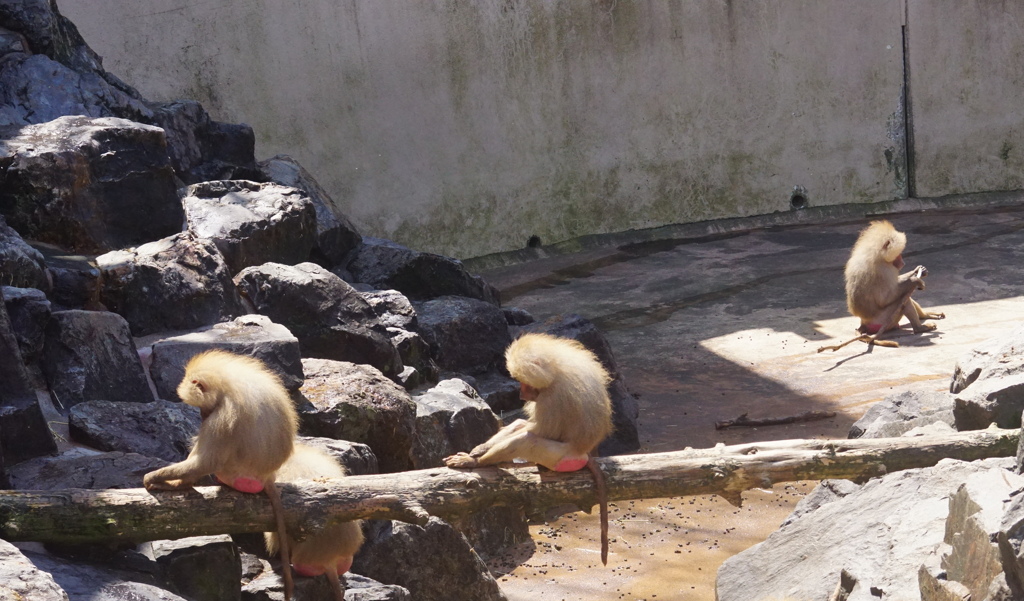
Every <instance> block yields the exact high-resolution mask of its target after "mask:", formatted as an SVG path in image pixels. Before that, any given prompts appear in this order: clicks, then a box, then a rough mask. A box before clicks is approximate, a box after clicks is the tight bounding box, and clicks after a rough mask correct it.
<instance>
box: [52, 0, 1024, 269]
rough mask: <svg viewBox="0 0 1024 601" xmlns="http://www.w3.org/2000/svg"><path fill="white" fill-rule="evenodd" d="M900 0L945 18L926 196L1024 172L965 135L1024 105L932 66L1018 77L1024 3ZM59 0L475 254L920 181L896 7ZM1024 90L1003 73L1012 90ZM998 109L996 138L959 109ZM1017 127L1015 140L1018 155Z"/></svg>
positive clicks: (822, 0) (923, 73)
mask: <svg viewBox="0 0 1024 601" xmlns="http://www.w3.org/2000/svg"><path fill="white" fill-rule="evenodd" d="M908 1H909V2H910V9H909V14H910V15H911V16H912V18H914V19H926V20H930V21H931V26H930V27H928V26H925V25H921V26H920V27H918V26H916V24H912V25H911V27H910V31H911V32H913V35H914V36H917V37H916V39H918V40H920V41H921V42H922V44H932V45H940V46H943V51H942V53H941V56H942V57H943V58H942V60H943V61H945V62H943V63H942V64H935V63H936V62H937V61H933V59H934V58H935V55H936V53H935V52H934V51H933V49H932V48H931V47H923V46H922V47H921V48H915V49H914V51H913V52H911V54H910V56H911V58H912V60H915V61H916V62H914V71H913V75H914V78H915V79H914V88H913V92H914V94H915V95H916V96H915V97H918V96H919V97H922V98H930V97H932V96H935V97H937V98H936V99H935V102H934V103H933V104H932V105H931V106H930V107H928V108H926V107H921V108H920V109H919V110H917V111H916V112H915V113H914V117H915V119H917V122H918V123H919V124H920V127H921V129H920V130H918V131H917V141H918V145H927V146H928V147H929V151H930V152H929V153H922V155H921V158H920V159H919V160H918V161H916V163H915V165H916V167H917V169H918V173H919V175H920V176H921V177H922V185H921V188H922V189H923V190H926V191H927V192H928V193H929V194H944V193H947V192H952V191H968V190H970V189H973V188H972V187H973V186H977V185H984V186H985V187H986V189H992V188H1005V187H1007V186H1008V185H1012V187H1019V185H1020V184H1019V177H1020V176H1019V175H1017V173H1019V169H1017V170H1016V171H1015V173H1014V175H1013V177H1012V178H1008V177H1007V176H1006V174H1005V173H993V172H992V167H998V166H999V165H998V163H997V162H996V163H993V162H992V161H989V160H988V159H987V158H985V157H978V156H975V157H973V158H972V159H970V160H968V159H966V158H964V156H965V155H969V154H972V153H974V150H975V149H974V148H967V149H965V148H964V146H963V143H964V141H965V139H966V138H965V132H966V133H969V134H971V135H970V139H971V140H973V141H975V143H976V144H978V145H982V146H984V147H986V148H988V147H990V146H991V147H993V148H995V155H993V156H1000V152H1002V151H1001V150H1000V149H1002V148H1004V146H1001V145H1000V144H1001V142H997V141H996V140H995V139H994V136H993V132H991V131H989V129H988V128H989V127H991V128H994V129H997V130H1003V129H1004V128H1005V127H1006V123H1007V122H1012V121H1013V120H1014V117H1017V118H1018V121H1019V116H1018V115H1014V114H1013V113H1012V111H1007V112H1005V113H1003V112H1000V114H998V115H996V116H992V115H989V110H988V109H989V106H990V105H989V104H986V102H985V99H984V98H975V100H977V102H976V103H975V104H972V105H969V106H962V105H961V104H958V103H957V101H956V99H955V98H951V97H947V96H943V95H942V94H941V93H940V92H941V90H942V86H941V85H940V84H938V82H937V81H936V82H935V94H931V93H930V90H929V86H928V83H929V81H930V79H931V78H933V77H935V76H934V75H933V74H932V72H933V71H938V72H939V75H941V76H942V77H943V79H942V81H944V82H949V81H950V80H955V81H957V83H960V80H959V79H957V78H958V77H959V76H958V75H957V74H956V72H955V71H952V70H950V67H949V63H953V64H957V61H958V60H960V59H961V58H963V56H962V55H964V54H965V53H970V54H969V56H968V57H967V58H970V59H971V63H970V64H971V65H972V68H973V71H972V72H973V75H974V80H972V81H979V80H980V81H987V79H986V78H987V77H989V75H990V74H992V70H990V69H989V70H986V69H985V67H986V63H985V53H986V52H988V51H990V50H991V49H992V48H993V47H994V46H995V47H999V48H1001V49H1002V50H1004V51H1005V50H1006V48H1003V47H1002V46H1001V44H1005V45H1007V46H1009V47H1011V48H1013V49H1015V51H1016V54H1014V55H1011V56H1007V59H1008V64H1007V65H1006V66H1005V67H1004V68H1001V69H999V70H997V72H996V75H1005V74H1007V73H1009V72H1010V71H1011V70H1014V69H1019V68H1020V67H1021V65H1022V64H1024V63H1022V61H1021V60H1020V55H1021V53H1020V50H1021V49H1024V44H1021V43H1020V40H1017V39H1015V38H1012V35H1013V34H1012V31H1011V24H1010V23H1009V22H1007V21H1006V20H1005V19H999V18H998V15H996V16H993V15H992V14H991V13H994V12H996V9H994V8H991V9H987V11H985V14H980V13H981V12H983V11H981V10H980V9H979V6H981V5H986V6H988V5H992V6H995V5H1000V6H1002V7H1003V9H1004V10H1009V11H1011V12H1014V13H1020V17H1021V18H1022V19H1024V7H1022V8H1017V7H1016V4H1015V3H1012V2H985V1H982V0H978V1H977V2H968V3H966V4H965V6H963V7H961V6H959V3H958V2H956V1H955V0H941V1H938V0H928V1H927V2H926V1H924V0H920V1H917V0H908ZM59 5H60V9H61V11H62V12H63V13H64V14H65V15H67V16H68V17H69V18H71V20H72V21H74V22H75V23H76V24H77V25H78V27H79V29H80V30H81V32H82V34H83V36H84V37H85V39H86V40H87V41H88V42H89V44H90V45H91V46H92V47H93V48H94V49H95V50H96V51H97V52H99V53H100V54H101V55H103V56H104V58H105V66H106V68H107V69H108V70H109V71H111V72H113V73H115V74H117V75H119V76H120V77H122V78H123V79H125V80H126V81H128V82H129V83H131V84H132V85H134V86H136V87H138V88H139V90H140V91H141V92H142V93H143V94H144V95H145V96H146V97H148V98H152V99H158V100H169V99H174V98H180V97H187V98H194V99H196V100H199V101H200V102H202V103H203V105H204V106H206V108H207V109H208V110H209V111H210V112H211V113H212V114H213V116H214V117H215V118H217V119H219V120H224V121H236V122H246V123H249V124H251V125H252V126H253V127H254V128H255V130H256V133H257V138H258V147H257V155H258V157H259V158H266V157H269V156H271V155H273V154H276V153H287V154H291V155H292V156H294V157H296V158H297V159H298V160H299V161H300V162H301V163H302V164H303V165H304V166H305V167H306V168H307V169H309V170H310V171H311V172H312V173H314V174H315V176H316V177H317V178H318V179H319V180H320V182H321V183H322V184H323V185H324V186H325V187H326V188H327V189H328V190H329V191H330V192H331V193H332V194H333V196H334V199H335V201H336V202H337V204H338V205H339V206H340V208H341V209H342V210H344V211H345V212H346V213H347V214H348V215H349V216H350V217H351V218H352V219H353V221H354V222H356V223H357V224H358V225H359V226H360V227H361V228H362V231H363V233H364V234H368V235H376V236H381V237H386V238H390V239H393V240H396V241H398V242H401V243H404V244H406V245H408V246H411V247H413V248H417V249H421V250H429V251H434V252H440V253H444V254H449V255H454V256H459V257H471V256H477V255H481V254H486V253H490V252H495V251H504V250H511V249H517V248H522V247H523V246H525V245H526V244H527V241H528V239H529V238H530V237H531V236H538V237H539V238H540V240H541V241H542V242H543V243H545V244H546V243H553V242H558V241H561V240H565V239H568V238H572V237H576V236H580V235H584V234H591V233H602V232H610V231H622V230H627V229H634V228H646V227H652V226H658V225H665V224H672V223H682V222H691V221H698V220H706V219H714V218H720V217H732V216H747V215H755V214H765V213H771V212H775V211H789V210H792V209H791V202H790V201H791V196H792V194H793V191H794V188H795V187H797V186H799V187H800V190H801V191H802V192H803V191H805V192H804V194H805V196H806V199H807V201H808V204H809V205H810V206H822V205H833V204H840V203H851V202H873V201H881V200H887V199H892V198H899V197H903V196H905V195H906V193H907V177H906V175H907V173H906V156H905V152H904V151H905V148H906V146H905V139H904V136H905V130H904V122H905V120H904V115H903V102H902V94H903V51H902V50H903V40H902V31H901V28H902V27H901V26H902V24H903V17H904V15H905V14H907V13H908V9H907V7H906V6H905V5H904V1H903V0H858V1H857V2H849V1H845V0H769V1H765V0H708V1H704V2H691V1H689V0H671V1H670V0H634V1H630V0H593V1H589V0H588V1H584V0H475V1H473V0H458V1H457V0H417V1H416V2H410V1H408V0H351V1H349V2H340V1H338V0H206V1H204V2H183V1H182V0H145V1H142V0H59ZM944 10H948V11H949V12H948V13H947V12H943V11H944ZM948 15H954V16H952V17H951V16H948ZM986 15H987V16H986ZM956 18H962V19H964V21H965V22H968V23H970V24H971V26H972V27H973V29H972V30H971V31H972V32H976V34H975V37H973V38H971V40H973V41H964V42H963V46H962V47H961V46H957V45H956V44H951V43H949V40H948V39H947V37H945V36H948V35H949V33H948V32H946V31H944V30H943V27H944V26H946V25H947V24H948V25H951V26H957V27H958V26H959V25H958V22H955V21H954V20H955V19H956ZM991 19H996V20H999V21H1000V22H999V23H991V22H990V20H991ZM982 36H984V37H982ZM957 44H960V41H958V42H957ZM1011 58H1012V59H1013V60H1012V64H1010V62H1009V59H1011ZM922 78H924V80H925V81H922ZM963 85H964V86H966V85H967V84H966V83H964V84H963ZM1015 86H1016V87H1015ZM1020 86H1021V81H1020V78H1019V77H1018V78H1017V79H1016V81H1015V83H1014V84H1012V85H1011V84H1006V85H1002V86H1000V89H999V92H1000V94H1001V95H1002V97H1001V98H1000V101H1001V102H1004V103H1006V104H1007V105H1008V104H1009V103H1010V102H1012V101H1014V100H1017V99H1018V98H1019V97H1020V95H1019V94H1016V95H1013V94H1011V92H1013V91H1014V90H1016V89H1019V88H1020ZM971 89H977V88H971ZM943 100H944V102H943ZM1001 108H1003V107H1002V106H1000V109H1001ZM965 112H966V115H963V113H965ZM961 117H963V118H964V122H962V123H957V124H950V123H948V120H949V119H950V118H956V119H961ZM990 117H992V118H996V117H998V119H996V120H997V121H998V122H994V121H991V120H989V121H986V124H985V129H984V131H983V130H982V128H980V127H975V126H976V125H977V124H976V123H973V122H972V121H970V120H968V119H976V118H977V119H982V120H986V119H989V118H990ZM1013 127H1014V128H1015V129H1014V130H1013V132H1014V133H1013V134H1012V135H1011V136H1010V138H1011V139H1010V141H1009V142H1007V144H1008V145H1009V150H1007V151H1006V152H1002V154H1009V155H1012V156H1013V157H1014V158H1015V159H1017V158H1019V156H1020V155H1019V150H1018V149H1019V148H1020V145H1019V144H1018V141H1019V140H1020V127H1019V125H1018V124H1016V123H1014V124H1013ZM954 129H955V131H954ZM993 145H995V146H993ZM932 146H935V148H932ZM940 147H941V148H940ZM986 152H987V151H986ZM951 161H956V162H958V164H959V165H960V167H959V168H958V169H957V170H955V171H954V172H952V173H949V174H947V175H946V176H945V177H946V180H942V178H941V177H939V175H938V174H939V173H940V172H942V171H944V170H945V167H946V165H947V163H949V162H951ZM990 163H991V164H990ZM1006 163H1007V161H1006V160H1003V164H1004V165H1005V164H1006ZM926 174H927V175H926ZM925 182H927V185H925ZM956 186H959V187H956Z"/></svg>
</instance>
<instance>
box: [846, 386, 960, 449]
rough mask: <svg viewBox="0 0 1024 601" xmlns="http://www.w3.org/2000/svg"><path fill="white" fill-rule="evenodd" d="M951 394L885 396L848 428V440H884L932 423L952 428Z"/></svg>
mask: <svg viewBox="0 0 1024 601" xmlns="http://www.w3.org/2000/svg"><path fill="white" fill-rule="evenodd" d="M953 406H954V398H953V395H951V394H949V393H948V392H943V391H932V390H908V391H904V392H901V393H899V394H896V395H893V396H889V397H886V398H885V399H883V400H882V401H879V402H878V403H875V404H874V405H872V406H871V408H870V409H868V411H867V413H865V414H864V417H862V418H860V419H859V420H857V421H856V422H854V424H853V425H852V426H850V434H849V437H850V438H887V437H890V436H902V435H903V434H904V433H906V432H908V431H910V430H912V429H913V428H918V427H921V426H927V425H929V424H933V423H935V422H941V423H944V424H949V425H950V426H952V425H953V423H954V419H953Z"/></svg>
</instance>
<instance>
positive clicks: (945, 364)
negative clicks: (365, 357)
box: [482, 210, 1024, 601]
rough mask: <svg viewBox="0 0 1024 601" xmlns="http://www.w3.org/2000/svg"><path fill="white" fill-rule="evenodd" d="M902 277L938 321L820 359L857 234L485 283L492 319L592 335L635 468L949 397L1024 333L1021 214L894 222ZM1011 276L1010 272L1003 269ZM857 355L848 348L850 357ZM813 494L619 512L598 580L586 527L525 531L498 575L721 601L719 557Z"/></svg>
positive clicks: (530, 586) (657, 256)
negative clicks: (995, 347) (603, 347)
mask: <svg viewBox="0 0 1024 601" xmlns="http://www.w3.org/2000/svg"><path fill="white" fill-rule="evenodd" d="M893 220H894V222H895V223H896V225H897V227H899V228H900V229H903V230H904V231H906V232H907V234H908V240H909V242H908V243H909V249H910V250H909V251H908V252H907V253H906V254H905V258H906V260H907V263H908V264H911V265H913V264H917V263H924V264H926V265H927V266H928V268H929V271H930V272H931V274H930V275H929V278H928V288H927V290H925V291H922V292H920V293H918V294H917V295H915V298H917V299H918V300H919V302H921V304H922V305H923V306H925V307H926V308H929V309H931V310H935V311H943V312H945V314H946V320H945V321H941V322H938V325H939V327H938V329H937V330H936V331H934V332H929V333H927V334H923V335H914V334H912V333H910V332H909V331H906V332H902V333H900V334H897V335H896V339H897V340H898V341H899V342H900V344H901V348H899V349H881V348H875V349H868V348H866V347H864V346H863V345H860V346H857V345H852V346H850V347H848V348H846V349H843V350H842V351H839V352H836V353H828V352H826V353H818V352H816V351H817V348H818V347H819V346H821V345H824V344H833V343H835V342H837V341H840V340H845V339H847V338H849V337H850V335H851V334H852V332H853V329H854V328H855V327H856V323H855V320H854V319H853V318H851V317H850V316H849V315H848V314H847V312H846V308H845V299H844V298H843V284H842V268H843V264H844V263H845V260H846V257H847V254H848V252H849V248H850V246H851V245H852V243H853V241H854V240H855V238H856V235H857V232H858V231H859V229H860V228H861V227H863V225H864V223H863V222H856V223H853V222H851V223H845V224H833V225H822V226H798V227H792V228H780V229H777V230H771V231H756V232H751V233H749V234H747V235H740V236H725V237H720V238H717V239H708V240H702V241H698V242H696V243H676V242H668V243H654V244H650V245H634V246H630V247H618V248H608V249H595V250H590V251H587V252H584V253H579V254H577V255H573V256H565V255H563V256H558V257H554V258H552V259H548V260H544V261H540V262H535V263H534V264H527V265H521V266H516V267H512V268H505V269H501V270H494V271H492V272H489V273H483V274H482V275H483V276H484V277H485V278H486V279H487V280H488V281H489V282H491V283H492V284H494V285H496V286H498V287H499V288H500V289H501V290H502V292H503V295H502V298H503V304H505V305H506V306H517V307H521V308H523V309H526V310H528V311H530V312H531V313H532V314H533V315H534V316H535V317H537V318H538V319H539V320H544V319H547V318H549V317H552V316H555V315H557V314H559V313H562V312H565V311H571V312H573V313H578V314H580V315H583V316H584V317H586V318H588V319H590V320H591V321H593V322H594V323H595V324H597V325H598V327H600V329H601V330H602V331H603V332H604V333H605V335H606V337H607V338H608V341H609V343H610V344H611V347H612V349H613V351H614V353H615V356H616V360H617V362H618V365H619V368H620V371H621V372H622V375H623V377H624V378H625V381H626V384H627V386H628V387H629V389H630V390H631V391H632V392H633V393H635V394H636V396H637V398H638V402H639V404H640V408H641V416H640V422H639V432H640V441H641V445H642V448H641V452H659V451H672V450H679V449H683V448H685V447H688V446H689V447H694V448H706V447H711V446H714V445H715V444H716V443H719V442H721V443H725V444H735V443H741V442H755V441H763V440H780V439H789V438H845V437H846V434H847V432H848V430H849V427H850V425H851V424H852V423H853V421H855V420H856V419H858V418H859V417H861V416H862V415H863V414H864V412H865V411H866V410H867V408H868V407H870V406H871V405H872V404H873V403H875V402H877V401H879V400H881V399H883V398H885V397H886V396H889V395H891V394H895V393H899V392H902V391H906V390H936V391H938V390H946V389H948V386H949V378H950V375H951V373H952V370H953V366H954V365H955V363H956V360H957V359H958V358H959V357H961V356H963V355H964V353H966V352H968V351H969V350H970V349H971V348H973V347H974V346H976V345H977V344H979V343H981V342H982V341H984V340H987V339H989V338H992V337H993V336H996V335H999V334H1001V333H1003V332H1005V331H1006V330H1007V329H1010V328H1013V327H1016V326H1017V325H1018V324H1019V320H1020V315H1021V314H1022V313H1024V297H1021V296H1020V287H1019V281H1020V278H1019V274H1016V273H1000V270H998V269H988V268H985V269H982V268H981V267H979V266H990V265H999V266H1009V265H1013V266H1017V265H1021V264H1024V261H1022V259H1024V251H1021V250H1020V249H1022V248H1024V212H1022V211H1020V210H1016V211H1009V210H1006V211H994V212H987V213H969V212H951V213H945V214H943V213H933V214H914V215H908V214H904V215H897V216H894V217H893ZM1012 269H1016V267H1014V268H1012ZM858 344H859V343H858ZM812 410H814V411H834V412H835V413H836V416H835V417H834V418H832V419H828V420H824V421H816V422H810V423H803V424H792V425H787V426H776V427H764V428H731V429H726V430H716V429H715V422H716V421H719V420H726V419H734V418H737V417H739V416H740V415H742V414H744V413H748V414H749V416H750V417H751V418H761V417H785V416H793V415H797V414H800V413H803V412H806V411H812ZM812 486H813V483H793V484H789V485H785V484H780V485H776V487H775V488H774V489H772V490H769V491H760V490H755V491H748V492H746V493H744V504H743V506H742V507H741V508H736V507H733V506H732V505H729V504H728V503H727V502H726V501H724V500H722V499H720V498H717V497H714V496H708V497H693V498H675V499H650V500H637V501H633V502H622V503H617V504H616V507H614V508H612V513H611V518H612V523H611V533H612V536H613V537H614V540H613V542H612V544H611V554H610V558H609V564H608V566H607V567H603V566H601V565H600V559H599V541H598V537H599V529H598V524H597V517H596V514H595V515H586V514H581V513H572V514H567V515H563V516H561V517H552V518H551V519H549V520H548V522H547V523H545V524H537V525H534V526H532V527H531V533H532V535H533V540H532V541H531V542H528V543H524V544H522V545H520V546H519V547H517V548H515V549H513V550H511V551H510V552H509V553H508V554H506V555H505V556H502V557H499V558H494V559H493V560H492V561H491V566H492V568H493V570H494V572H495V574H498V575H499V581H500V583H501V586H502V588H503V590H504V591H505V593H506V594H507V595H508V597H509V598H510V599H512V600H513V601H520V600H522V601H525V600H527V599H530V600H533V599H555V600H558V599H566V600H577V599H581V600H588V601H601V600H618V599H646V600H648V601H652V600H658V601H661V600H663V599H671V600H677V599H679V600H705V601H711V600H713V599H714V598H715V591H714V587H715V574H716V572H717V569H718V567H719V566H720V565H721V563H722V562H723V561H724V560H726V559H727V558H728V557H730V556H732V555H734V554H736V553H738V552H740V551H742V550H743V549H746V548H748V547H750V546H751V545H754V544H756V543H758V542H760V541H762V540H764V539H765V538H766V537H767V536H768V535H769V534H770V533H771V532H772V531H774V530H775V529H776V528H777V527H778V525H779V524H780V523H781V522H782V521H783V520H784V519H785V518H786V516H788V515H789V513H790V512H791V511H792V509H793V507H794V505H795V504H796V503H797V502H798V501H799V499H800V498H801V497H802V496H803V495H805V494H806V493H807V492H808V491H809V490H810V489H811V488H812Z"/></svg>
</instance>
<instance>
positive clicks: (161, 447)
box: [68, 401, 202, 462]
mask: <svg viewBox="0 0 1024 601" xmlns="http://www.w3.org/2000/svg"><path fill="white" fill-rule="evenodd" d="M201 423H202V418H201V417H199V409H198V408H196V407H192V406H191V405H186V404H184V403H172V402H170V401H153V402H151V403H117V402H113V401H88V402H84V403H79V404H77V405H75V406H74V407H72V408H71V414H70V416H69V418H68V425H69V428H70V431H71V438H72V439H74V440H75V441H76V442H80V443H82V444H85V445H89V446H90V447H93V448H95V449H99V450H101V451H122V452H125V453H139V454H140V455H147V456H149V457H158V458H160V459H163V460H165V461H171V462H176V461H181V460H183V459H184V458H185V457H186V456H188V453H189V450H190V449H191V446H192V438H193V437H194V436H195V435H196V433H197V432H199V426H200V424H201Z"/></svg>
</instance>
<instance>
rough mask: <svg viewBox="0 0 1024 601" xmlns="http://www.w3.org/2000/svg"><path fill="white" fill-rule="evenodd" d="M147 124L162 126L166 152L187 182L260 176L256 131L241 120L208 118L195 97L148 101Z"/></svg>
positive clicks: (180, 175)
mask: <svg viewBox="0 0 1024 601" xmlns="http://www.w3.org/2000/svg"><path fill="white" fill-rule="evenodd" d="M150 107H151V108H152V110H153V114H152V117H151V118H150V119H143V120H144V121H145V122H147V123H152V124H153V125H158V126H160V127H161V128H163V130H164V132H165V133H166V135H167V155H168V156H169V157H170V159H171V165H172V166H173V167H174V171H175V172H176V173H177V174H178V177H180V178H181V179H182V181H184V182H185V183H187V184H193V183H196V182H204V181H212V180H227V179H262V177H261V176H260V175H259V172H258V170H257V167H256V157H255V150H256V134H255V132H253V130H252V128H251V127H249V126H248V125H245V124H244V123H239V124H234V123H220V122H218V121H214V120H212V119H210V115H209V114H208V113H207V112H206V110H205V109H203V107H202V105H201V104H199V103H198V102H196V101H194V100H176V101H173V102H166V103H151V104H150Z"/></svg>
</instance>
